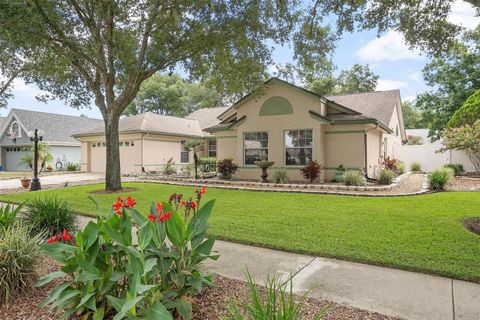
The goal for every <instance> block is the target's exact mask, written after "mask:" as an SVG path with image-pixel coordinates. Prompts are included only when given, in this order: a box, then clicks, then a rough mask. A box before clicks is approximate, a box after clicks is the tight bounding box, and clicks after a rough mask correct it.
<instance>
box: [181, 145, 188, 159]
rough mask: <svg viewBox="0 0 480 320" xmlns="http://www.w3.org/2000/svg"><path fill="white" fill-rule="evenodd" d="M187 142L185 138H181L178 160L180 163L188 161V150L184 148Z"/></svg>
mask: <svg viewBox="0 0 480 320" xmlns="http://www.w3.org/2000/svg"><path fill="white" fill-rule="evenodd" d="M186 143H187V142H186V141H185V140H182V141H181V142H180V144H181V151H180V162H181V163H188V150H186V149H185V144H186Z"/></svg>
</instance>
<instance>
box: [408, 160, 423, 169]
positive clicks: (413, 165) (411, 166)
mask: <svg viewBox="0 0 480 320" xmlns="http://www.w3.org/2000/svg"><path fill="white" fill-rule="evenodd" d="M410 170H412V171H421V170H422V165H421V164H420V163H418V162H412V163H411V164H410Z"/></svg>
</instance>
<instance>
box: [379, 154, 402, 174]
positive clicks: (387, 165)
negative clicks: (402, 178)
mask: <svg viewBox="0 0 480 320" xmlns="http://www.w3.org/2000/svg"><path fill="white" fill-rule="evenodd" d="M399 164H400V161H399V160H397V159H394V158H390V157H387V158H386V159H385V160H383V163H382V165H383V168H384V169H389V170H392V171H393V172H397V173H398V165H399ZM404 169H405V168H404Z"/></svg>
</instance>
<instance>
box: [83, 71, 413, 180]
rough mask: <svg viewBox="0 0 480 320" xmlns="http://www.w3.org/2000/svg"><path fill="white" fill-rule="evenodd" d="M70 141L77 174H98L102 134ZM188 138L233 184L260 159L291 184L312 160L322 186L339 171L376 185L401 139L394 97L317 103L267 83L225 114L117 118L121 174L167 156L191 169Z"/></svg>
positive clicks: (157, 165) (254, 174) (319, 99)
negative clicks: (228, 168)
mask: <svg viewBox="0 0 480 320" xmlns="http://www.w3.org/2000/svg"><path fill="white" fill-rule="evenodd" d="M75 137H76V138H77V139H79V140H80V141H81V143H82V167H83V169H84V170H86V171H92V172H104V171H105V147H104V145H105V137H104V134H103V128H97V129H95V130H90V131H88V132H84V133H81V134H76V135H75ZM191 139H202V140H205V144H206V146H207V148H206V150H205V154H204V155H205V156H207V155H208V156H212V157H216V158H217V159H224V158H233V159H234V161H235V162H236V163H237V164H238V165H239V166H240V170H239V171H238V172H237V174H236V177H238V178H241V179H258V177H259V174H260V170H259V169H258V168H257V167H256V166H255V165H254V164H253V162H254V161H255V160H260V159H268V160H270V161H274V162H275V164H274V165H273V167H272V168H271V169H270V172H273V171H274V170H275V169H277V168H283V169H286V170H287V172H288V174H289V177H290V179H291V180H302V177H301V175H300V171H299V169H300V168H301V167H303V166H304V165H305V164H307V163H308V162H309V161H311V160H317V161H318V162H320V163H321V164H322V166H323V167H324V170H323V173H322V177H323V179H327V180H328V179H331V178H333V176H334V174H335V168H336V167H337V166H339V165H340V164H342V165H344V166H345V167H346V168H351V169H359V168H363V169H366V172H367V175H368V176H369V177H371V178H376V177H377V175H378V173H379V169H380V166H381V163H382V161H383V159H384V158H385V157H387V156H390V157H395V153H396V150H398V148H399V147H400V145H401V143H402V140H405V139H406V136H405V129H404V125H403V114H402V107H401V100H400V92H399V90H390V91H376V92H368V93H358V94H350V95H339V96H326V97H323V96H319V95H317V94H316V93H314V92H311V91H308V90H305V89H303V88H300V87H298V86H295V85H292V84H290V83H288V82H285V81H283V80H280V79H277V78H272V79H270V80H268V81H266V82H265V85H264V87H263V89H262V90H261V91H260V93H258V92H257V93H250V94H248V95H246V96H245V97H243V98H242V99H240V100H239V101H237V102H236V103H234V104H233V105H232V106H231V107H229V108H212V109H202V110H198V111H196V112H194V113H192V114H190V115H189V116H188V117H186V118H177V117H170V116H163V115H157V114H153V113H145V114H140V115H137V116H133V117H129V118H125V119H122V120H121V121H120V140H121V147H120V152H121V161H122V163H121V165H122V172H124V173H131V172H141V170H142V167H143V168H145V169H146V170H147V171H148V170H160V169H161V168H162V167H163V165H164V164H165V162H166V161H167V160H168V159H169V158H171V157H173V159H174V161H175V163H177V164H182V163H191V162H192V160H193V159H192V157H191V155H188V153H186V152H185V151H184V150H183V148H182V144H183V143H184V142H185V141H188V140H191ZM122 142H123V143H122Z"/></svg>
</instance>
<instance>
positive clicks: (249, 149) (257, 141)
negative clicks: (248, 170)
mask: <svg viewBox="0 0 480 320" xmlns="http://www.w3.org/2000/svg"><path fill="white" fill-rule="evenodd" d="M243 146H244V149H245V165H252V164H254V163H253V162H254V161H260V160H268V133H266V132H246V133H245V134H244V139H243Z"/></svg>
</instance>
